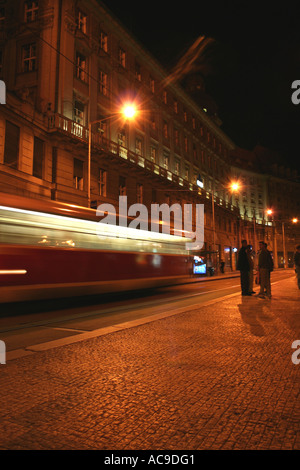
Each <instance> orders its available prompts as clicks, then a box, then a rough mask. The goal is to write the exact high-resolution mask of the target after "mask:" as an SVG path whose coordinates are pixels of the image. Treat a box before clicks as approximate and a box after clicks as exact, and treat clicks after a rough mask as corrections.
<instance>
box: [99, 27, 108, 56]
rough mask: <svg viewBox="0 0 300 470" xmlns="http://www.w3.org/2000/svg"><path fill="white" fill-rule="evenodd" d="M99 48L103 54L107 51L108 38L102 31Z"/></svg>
mask: <svg viewBox="0 0 300 470" xmlns="http://www.w3.org/2000/svg"><path fill="white" fill-rule="evenodd" d="M100 47H101V49H102V50H103V51H104V52H107V51H108V37H107V34H106V33H104V31H100Z"/></svg>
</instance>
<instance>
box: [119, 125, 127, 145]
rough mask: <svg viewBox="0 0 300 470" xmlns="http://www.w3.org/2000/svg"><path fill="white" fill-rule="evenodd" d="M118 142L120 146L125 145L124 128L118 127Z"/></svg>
mask: <svg viewBox="0 0 300 470" xmlns="http://www.w3.org/2000/svg"><path fill="white" fill-rule="evenodd" d="M118 144H119V145H121V146H122V147H126V132H125V129H120V132H119V134H118Z"/></svg>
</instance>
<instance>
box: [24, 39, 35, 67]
mask: <svg viewBox="0 0 300 470" xmlns="http://www.w3.org/2000/svg"><path fill="white" fill-rule="evenodd" d="M34 70H36V44H35V43H32V44H25V45H24V46H22V72H33V71H34Z"/></svg>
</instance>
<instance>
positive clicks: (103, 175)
mask: <svg viewBox="0 0 300 470" xmlns="http://www.w3.org/2000/svg"><path fill="white" fill-rule="evenodd" d="M106 183H107V171H106V170H103V169H102V168H100V169H99V195H100V196H103V197H106Z"/></svg>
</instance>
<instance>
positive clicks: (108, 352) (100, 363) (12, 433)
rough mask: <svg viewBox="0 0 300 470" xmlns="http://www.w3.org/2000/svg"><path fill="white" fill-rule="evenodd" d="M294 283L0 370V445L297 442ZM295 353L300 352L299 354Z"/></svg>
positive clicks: (191, 446) (263, 445)
mask: <svg viewBox="0 0 300 470" xmlns="http://www.w3.org/2000/svg"><path fill="white" fill-rule="evenodd" d="M299 305H300V291H299V290H298V289H297V286H296V282H295V278H289V279H286V280H283V281H280V282H279V283H277V284H275V285H273V298H272V300H260V299H258V298H253V297H241V296H240V295H235V296H231V297H228V298H227V299H226V300H223V301H220V302H216V303H215V304H213V305H209V306H205V307H203V306H202V307H201V304H199V307H198V308H197V309H193V310H190V311H186V312H184V313H181V314H178V315H174V316H171V317H168V318H165V319H161V320H158V321H154V322H151V323H148V324H144V325H141V326H138V327H135V328H131V329H127V330H122V331H118V332H115V333H113V334H109V335H106V336H101V337H98V338H92V339H89V340H85V341H82V342H78V343H75V344H71V345H67V346H63V347H60V348H56V349H51V350H48V351H44V352H39V353H36V354H33V355H30V356H27V357H23V358H19V359H16V360H14V361H9V362H8V363H7V364H6V365H0V378H1V387H0V400H1V404H2V406H1V409H0V432H1V440H0V449H105V450H106V449H109V450H117V449H118V450H129V449H136V450H139V449H143V450H147V449H152V450H155V449H160V450H163V449H169V450H172V449H176V450H181V449H183V450H197V449H300V428H299V422H300V407H299V402H300V401H299V376H300V364H299V365H296V364H293V362H292V360H291V357H292V353H293V352H294V351H293V349H292V347H291V345H292V343H293V342H294V341H295V340H300V321H299V317H300V309H299ZM299 357H300V355H299Z"/></svg>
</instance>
